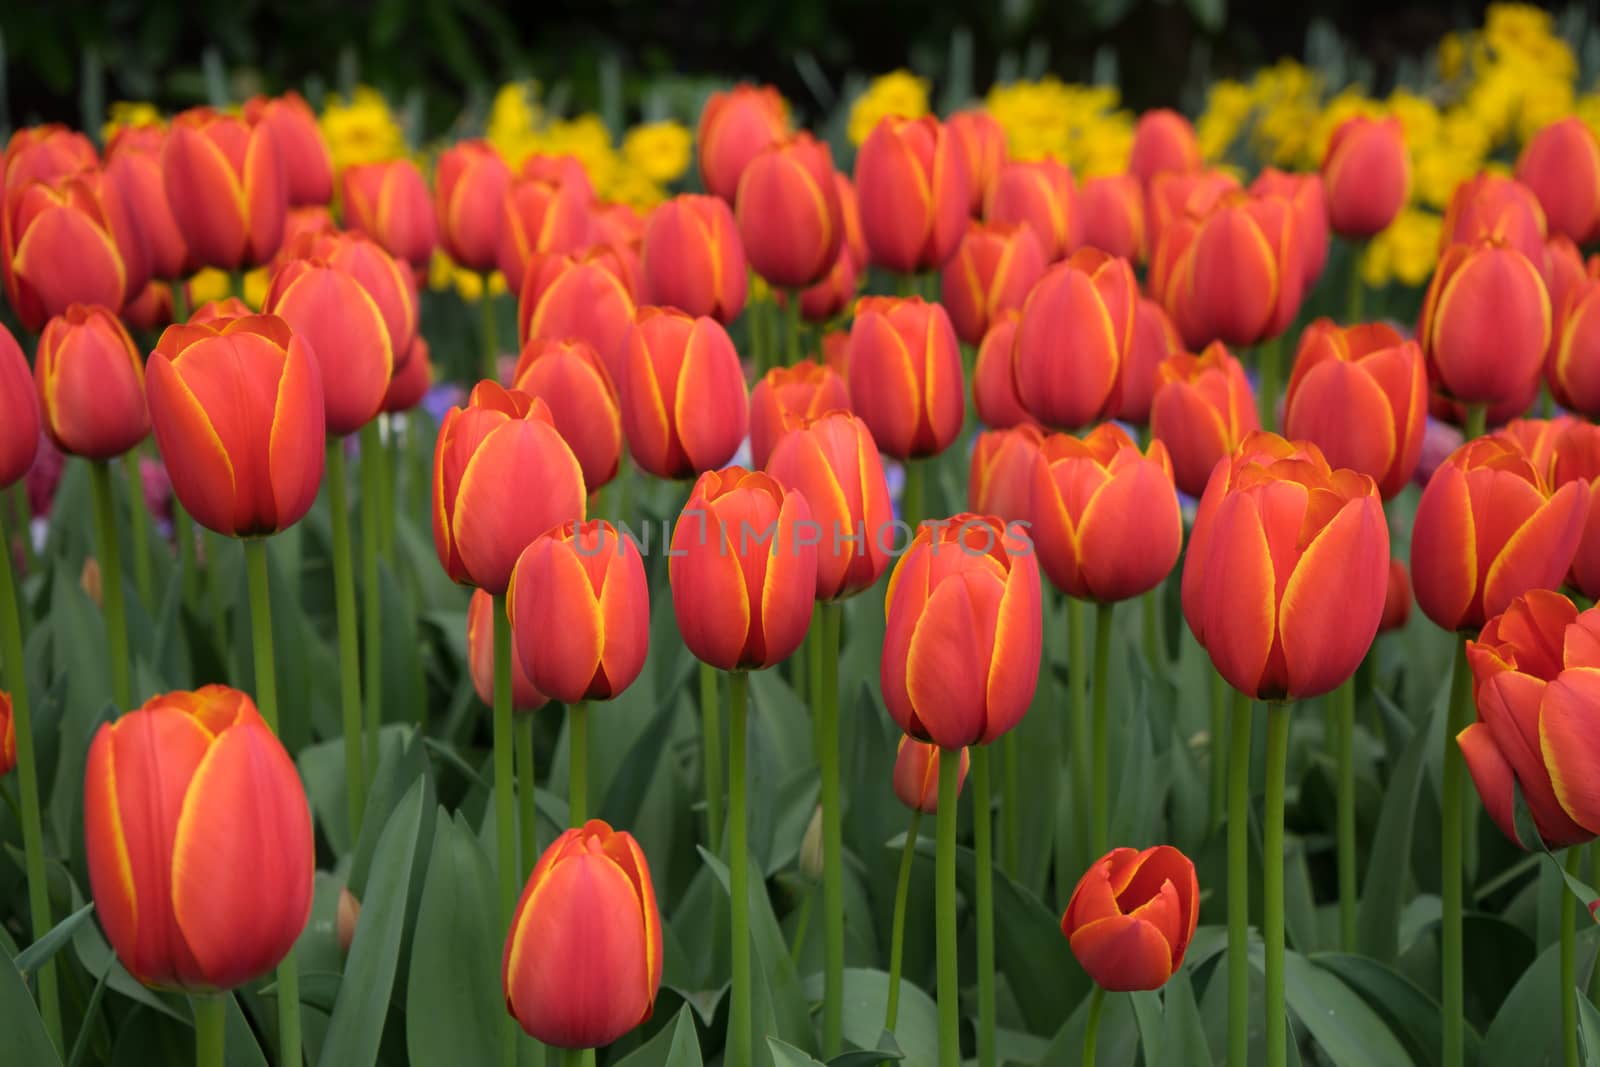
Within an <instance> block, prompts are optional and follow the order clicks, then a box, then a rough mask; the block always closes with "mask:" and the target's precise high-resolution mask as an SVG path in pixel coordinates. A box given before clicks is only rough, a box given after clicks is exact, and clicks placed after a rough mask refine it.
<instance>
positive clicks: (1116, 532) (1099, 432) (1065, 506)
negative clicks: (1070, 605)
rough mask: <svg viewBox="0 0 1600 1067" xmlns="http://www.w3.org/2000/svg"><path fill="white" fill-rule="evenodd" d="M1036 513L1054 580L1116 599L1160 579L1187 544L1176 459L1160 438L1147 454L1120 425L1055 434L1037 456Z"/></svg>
mask: <svg viewBox="0 0 1600 1067" xmlns="http://www.w3.org/2000/svg"><path fill="white" fill-rule="evenodd" d="M1028 518H1029V519H1030V520H1031V521H1032V523H1033V529H1032V531H1031V532H1032V534H1033V536H1034V540H1035V543H1036V544H1037V546H1038V550H1039V562H1040V565H1041V566H1043V567H1044V572H1045V574H1046V575H1047V576H1048V577H1049V579H1050V581H1051V584H1053V585H1054V586H1055V587H1056V588H1057V589H1060V590H1061V591H1062V592H1064V593H1066V594H1067V595H1068V596H1072V597H1077V598H1078V599H1080V600H1095V601H1100V602H1102V603H1113V602H1115V601H1118V600H1127V599H1128V598H1129V597H1135V596H1138V595H1139V594H1141V593H1145V592H1148V591H1149V590H1151V589H1154V588H1155V587H1156V586H1158V585H1160V584H1161V583H1162V582H1163V581H1164V580H1166V577H1167V575H1168V574H1170V573H1172V568H1173V567H1174V566H1175V565H1176V564H1177V562H1178V553H1179V551H1181V550H1182V548H1183V514H1182V512H1181V511H1179V510H1178V493H1177V489H1176V487H1175V486H1174V484H1173V481H1172V460H1171V459H1169V458H1168V456H1167V450H1166V448H1165V446H1163V445H1162V444H1161V442H1160V441H1153V442H1151V444H1150V448H1149V450H1148V451H1147V452H1143V453H1141V452H1140V451H1139V446H1138V444H1137V443H1135V442H1134V440H1133V438H1131V437H1129V436H1128V435H1127V433H1126V432H1125V431H1124V430H1123V429H1122V428H1121V427H1119V426H1117V425H1116V424H1115V423H1110V422H1107V423H1102V424H1101V425H1099V426H1097V427H1095V429H1094V430H1092V431H1091V432H1090V433H1089V434H1087V435H1086V436H1084V437H1083V438H1082V439H1081V440H1080V439H1079V438H1076V437H1073V436H1071V435H1069V434H1051V435H1050V436H1049V437H1046V438H1045V439H1044V442H1043V443H1042V444H1041V445H1040V446H1039V452H1038V455H1037V456H1036V457H1035V459H1034V465H1033V482H1032V497H1031V501H1030V505H1029V509H1028Z"/></svg>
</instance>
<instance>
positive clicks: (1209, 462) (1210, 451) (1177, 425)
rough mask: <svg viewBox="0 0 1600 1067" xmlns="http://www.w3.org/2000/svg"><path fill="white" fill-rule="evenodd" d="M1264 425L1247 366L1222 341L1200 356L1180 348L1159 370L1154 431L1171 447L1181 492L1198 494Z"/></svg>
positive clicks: (1152, 407) (1152, 409) (1152, 415)
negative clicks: (1222, 461)
mask: <svg viewBox="0 0 1600 1067" xmlns="http://www.w3.org/2000/svg"><path fill="white" fill-rule="evenodd" d="M1260 428H1261V421H1260V419H1259V417H1258V416H1257V414H1256V400H1255V394H1254V393H1252V392H1251V391H1250V379H1249V378H1246V377H1245V373H1244V367H1243V366H1242V365H1241V364H1240V363H1239V361H1238V360H1237V359H1234V358H1233V356H1232V355H1230V354H1229V353H1228V350H1227V348H1225V347H1223V345H1222V343H1221V342H1220V341H1218V342H1214V343H1212V344H1211V345H1209V346H1207V348H1206V350H1205V351H1204V352H1202V353H1201V354H1200V355H1198V356H1193V355H1190V354H1189V353H1187V352H1177V353H1174V354H1173V355H1171V356H1169V357H1167V359H1166V360H1164V361H1163V362H1162V363H1161V365H1160V366H1159V367H1157V368H1156V392H1155V396H1154V398H1152V400H1151V401H1150V434H1151V436H1152V437H1154V438H1155V439H1156V440H1157V441H1160V442H1161V443H1162V444H1164V445H1166V446H1167V452H1168V454H1169V455H1170V456H1171V457H1172V476H1173V480H1174V481H1175V482H1177V485H1178V488H1179V490H1181V491H1182V492H1183V493H1185V494H1186V495H1188V496H1199V495H1200V491H1201V490H1202V489H1204V488H1205V487H1206V480H1207V479H1209V478H1210V477H1211V469H1212V468H1213V467H1215V466H1216V465H1217V461H1218V460H1220V459H1221V458H1222V457H1223V456H1227V455H1231V454H1232V452H1233V450H1234V449H1235V448H1236V447H1237V446H1238V444H1239V442H1241V441H1243V440H1244V439H1245V437H1246V436H1247V435H1248V434H1250V433H1251V432H1252V431H1255V430H1258V429H1260Z"/></svg>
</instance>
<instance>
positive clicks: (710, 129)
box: [695, 84, 789, 204]
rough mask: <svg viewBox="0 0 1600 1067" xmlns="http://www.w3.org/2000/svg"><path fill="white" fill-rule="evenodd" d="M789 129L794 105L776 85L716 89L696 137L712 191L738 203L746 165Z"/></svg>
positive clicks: (702, 173) (704, 179)
mask: <svg viewBox="0 0 1600 1067" xmlns="http://www.w3.org/2000/svg"><path fill="white" fill-rule="evenodd" d="M788 132H789V114H788V108H787V107H786V106H785V105H784V102H783V97H781V96H779V95H778V90H776V89H774V88H773V87H772V86H770V85H761V86H756V85H749V84H740V85H736V86H734V88H732V89H730V90H728V91H727V92H717V93H712V94H711V96H710V97H709V98H708V99H707V100H706V106H705V109H704V110H703V111H701V112H700V128H699V132H698V134H697V135H696V137H695V143H696V144H697V146H698V148H699V153H700V181H701V183H702V184H703V185H704V186H705V187H706V191H707V192H709V193H710V194H711V195H712V196H720V197H721V198H722V199H724V200H726V201H727V202H728V203H730V204H731V203H733V201H734V197H735V196H737V195H738V192H739V179H740V178H742V177H743V176H744V169H745V167H747V166H749V164H750V161H751V160H752V159H754V158H755V157H756V156H757V154H759V153H760V152H761V150H762V149H763V148H765V147H767V145H769V144H771V143H772V142H773V141H776V140H778V139H779V138H780V137H783V136H784V135H785V134H786V133H788Z"/></svg>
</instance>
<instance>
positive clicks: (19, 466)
mask: <svg viewBox="0 0 1600 1067" xmlns="http://www.w3.org/2000/svg"><path fill="white" fill-rule="evenodd" d="M38 451H39V394H38V391H37V390H36V389H35V387H34V384H33V375H32V374H31V373H29V371H28V360H27V357H26V356H24V355H23V354H22V348H21V347H20V346H19V345H18V344H17V340H16V338H15V337H12V336H11V331H10V330H8V329H6V328H5V325H4V324H3V323H0V489H9V488H10V487H11V486H13V485H15V484H16V483H17V482H19V481H21V480H22V478H23V476H24V475H26V474H27V473H28V470H29V468H31V467H32V466H33V457H34V456H35V455H37V454H38Z"/></svg>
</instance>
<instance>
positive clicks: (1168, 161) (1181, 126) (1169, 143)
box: [1128, 108, 1204, 187]
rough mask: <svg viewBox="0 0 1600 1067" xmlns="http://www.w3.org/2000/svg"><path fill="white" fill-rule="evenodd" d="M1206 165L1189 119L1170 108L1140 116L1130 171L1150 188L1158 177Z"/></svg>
mask: <svg viewBox="0 0 1600 1067" xmlns="http://www.w3.org/2000/svg"><path fill="white" fill-rule="evenodd" d="M1202 166H1204V163H1203V161H1202V160H1201V157H1200V142H1199V141H1198V140H1197V139H1196V138H1195V135H1194V127H1193V126H1191V125H1189V120H1188V119H1186V118H1184V117H1183V116H1182V115H1180V114H1178V113H1177V112H1176V111H1172V110H1170V109H1168V108H1156V109H1154V110H1151V111H1146V112H1145V113H1144V114H1142V115H1140V116H1139V121H1138V123H1137V124H1136V125H1135V126H1134V128H1133V149H1132V153H1131V154H1130V156H1129V158H1128V171H1129V173H1131V174H1133V175H1134V176H1135V177H1137V178H1138V179H1139V181H1140V183H1141V184H1142V185H1144V186H1146V187H1148V186H1149V185H1150V183H1151V181H1152V179H1154V178H1155V176H1156V175H1157V174H1161V173H1164V172H1176V173H1180V174H1186V173H1190V172H1193V171H1197V170H1199V169H1200V168H1201V167H1202Z"/></svg>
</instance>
